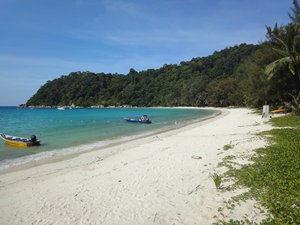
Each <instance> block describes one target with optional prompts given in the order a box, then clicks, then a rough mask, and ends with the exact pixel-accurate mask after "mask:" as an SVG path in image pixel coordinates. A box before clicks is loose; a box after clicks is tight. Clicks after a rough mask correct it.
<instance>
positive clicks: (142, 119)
mask: <svg viewBox="0 0 300 225" xmlns="http://www.w3.org/2000/svg"><path fill="white" fill-rule="evenodd" d="M124 119H125V120H126V121H127V122H131V123H146V124H150V123H152V122H151V120H150V119H149V117H148V116H147V115H144V114H137V115H130V116H128V118H124Z"/></svg>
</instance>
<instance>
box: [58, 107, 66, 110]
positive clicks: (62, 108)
mask: <svg viewBox="0 0 300 225" xmlns="http://www.w3.org/2000/svg"><path fill="white" fill-rule="evenodd" d="M57 109H58V110H65V109H66V107H57Z"/></svg>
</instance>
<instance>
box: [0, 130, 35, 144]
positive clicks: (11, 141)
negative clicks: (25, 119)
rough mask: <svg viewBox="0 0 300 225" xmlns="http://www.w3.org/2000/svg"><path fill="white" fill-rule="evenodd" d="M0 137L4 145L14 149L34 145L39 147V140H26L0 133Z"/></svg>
mask: <svg viewBox="0 0 300 225" xmlns="http://www.w3.org/2000/svg"><path fill="white" fill-rule="evenodd" d="M0 137H1V138H2V139H3V140H4V142H5V144H8V145H11V146H15V147H30V146H34V145H40V141H39V140H36V141H32V140H30V139H27V138H19V137H13V136H9V135H5V134H2V133H0Z"/></svg>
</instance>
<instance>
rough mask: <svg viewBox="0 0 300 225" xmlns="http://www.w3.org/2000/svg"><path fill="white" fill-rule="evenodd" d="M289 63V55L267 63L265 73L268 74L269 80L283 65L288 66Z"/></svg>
mask: <svg viewBox="0 0 300 225" xmlns="http://www.w3.org/2000/svg"><path fill="white" fill-rule="evenodd" d="M290 63H291V58H290V57H288V56H287V57H284V58H281V59H278V60H276V61H274V62H272V63H270V64H269V65H267V66H266V69H265V73H266V74H267V76H268V80H270V79H271V78H272V77H273V76H274V75H275V74H276V73H278V72H279V70H280V69H282V68H283V67H286V66H288V65H289V64H290Z"/></svg>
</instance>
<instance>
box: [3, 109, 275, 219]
mask: <svg viewBox="0 0 300 225" xmlns="http://www.w3.org/2000/svg"><path fill="white" fill-rule="evenodd" d="M220 110H221V111H222V114H221V115H219V116H218V117H216V118H213V119H209V120H206V121H203V122H199V123H196V124H191V125H187V126H185V127H182V128H180V129H176V130H171V131H168V132H164V133H160V134H156V135H152V136H148V137H145V138H140V139H138V140H134V141H129V142H125V143H123V144H120V145H116V146H111V147H109V148H106V149H102V150H99V151H92V152H88V153H83V154H79V155H77V156H76V157H72V158H69V159H65V160H62V161H54V162H51V163H46V164H42V165H38V166H33V167H31V168H27V169H23V170H18V171H15V172H8V173H4V174H2V175H0V224H3V225H6V224H10V225H14V224H22V225H24V224H62V225H66V224H107V225H116V224H120V225H127V224H128V225H141V224H162V225H168V224H205V225H206V224H211V223H213V222H217V221H218V219H230V218H233V219H243V216H245V215H247V216H248V218H249V219H253V220H254V221H259V220H260V219H261V218H263V215H260V214H259V210H258V209H256V208H255V207H254V206H256V205H257V203H256V202H254V201H248V202H246V203H243V204H241V206H238V207H236V208H235V209H234V210H227V209H226V207H225V209H224V210H223V211H222V214H220V212H218V209H223V208H224V206H225V203H224V201H228V200H229V199H230V197H231V196H233V195H235V194H239V193H242V192H243V191H245V190H236V191H235V192H229V191H222V190H217V189H216V187H215V185H214V182H213V180H212V178H211V174H213V173H219V174H222V173H223V172H225V171H226V168H225V167H222V166H221V167H220V166H218V163H219V162H222V160H223V158H224V157H225V156H227V155H234V156H236V160H237V161H238V162H239V163H246V162H247V160H246V158H247V156H250V155H253V154H254V152H253V149H255V148H259V147H263V146H265V145H266V144H267V143H266V142H265V141H264V140H263V139H261V138H260V137H258V136H256V135H255V134H256V133H258V132H260V131H263V130H269V129H271V125H269V124H266V123H265V120H263V119H262V118H261V117H260V116H259V115H257V114H254V113H253V112H252V111H251V110H250V109H244V108H238V109H220ZM227 144H230V145H231V146H232V147H233V148H232V149H229V150H227V151H225V150H224V149H223V147H224V145H227ZM226 185H227V184H226V183H225V184H224V186H226ZM219 211H220V210H219Z"/></svg>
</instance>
